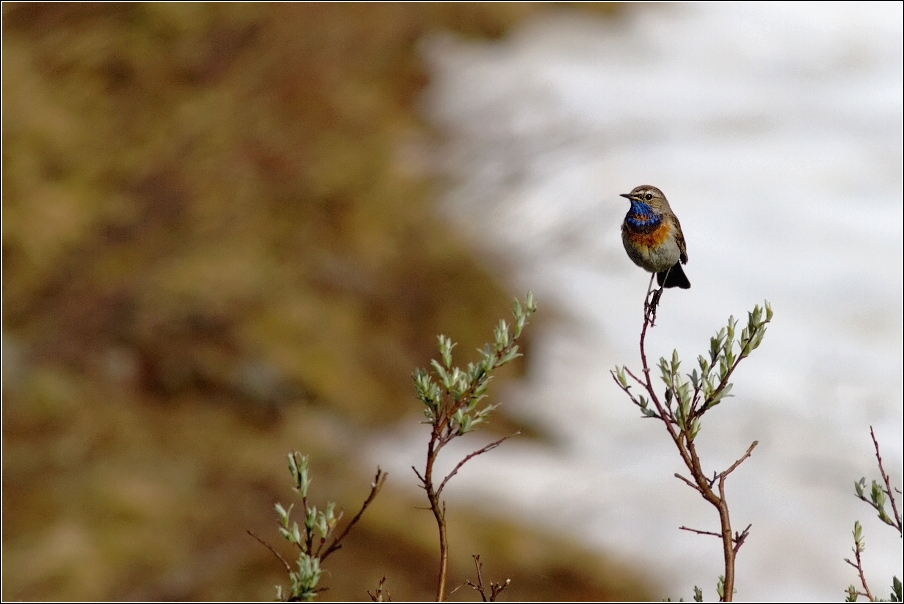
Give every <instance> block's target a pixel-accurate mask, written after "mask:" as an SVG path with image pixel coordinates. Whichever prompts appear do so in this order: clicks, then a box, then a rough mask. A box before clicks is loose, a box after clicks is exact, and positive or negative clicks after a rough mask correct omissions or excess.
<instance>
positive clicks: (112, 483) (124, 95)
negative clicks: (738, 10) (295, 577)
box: [2, 3, 637, 600]
mask: <svg viewBox="0 0 904 604" xmlns="http://www.w3.org/2000/svg"><path fill="white" fill-rule="evenodd" d="M590 9H591V10H602V11H607V10H610V9H608V8H606V7H602V8H600V7H590ZM551 10H559V9H558V8H556V7H551V6H548V5H518V4H515V5H512V4H504V5H494V4H489V5H483V4H481V5H471V4H430V5H413V6H409V5H404V4H263V5H258V4H178V3H165V4H164V3H161V4H75V5H73V4H10V3H4V4H3V6H2V20H3V23H2V26H3V64H2V65H3V190H2V194H3V248H2V251H3V554H4V555H3V579H4V580H3V593H2V596H3V598H4V599H17V600H35V599H37V600H69V599H72V600H106V599H149V600H161V599H200V600H218V599H227V600H235V599H258V600H260V599H268V598H271V597H273V591H272V585H273V584H274V583H280V582H281V583H285V577H284V576H283V574H284V573H283V572H282V569H281V568H280V566H279V563H278V562H277V561H276V559H275V558H273V556H272V555H271V554H270V552H268V551H267V550H266V549H265V548H263V547H262V546H260V545H259V544H257V543H256V542H254V541H253V540H252V539H251V538H249V537H248V536H247V535H245V530H246V529H252V530H254V531H255V532H257V533H258V534H260V535H262V536H264V537H265V538H268V539H269V540H270V541H271V542H272V543H274V544H275V545H277V546H278V545H280V544H279V542H278V536H277V535H276V531H275V527H274V523H273V519H274V515H273V504H274V503H275V502H276V501H282V502H283V503H285V504H286V505H288V504H289V503H291V501H292V499H291V491H290V489H289V480H288V478H289V477H288V474H287V473H286V471H285V457H284V455H285V453H287V452H289V451H291V450H293V449H299V450H301V451H303V452H306V453H310V454H311V456H312V471H313V473H314V476H315V482H314V485H315V486H314V491H315V492H314V496H315V498H322V499H326V498H327V497H329V498H331V499H336V500H338V501H340V502H342V503H344V504H345V505H346V506H347V507H348V508H349V512H350V513H353V512H354V510H356V509H357V507H356V506H358V505H359V504H360V500H361V499H362V498H363V497H364V496H365V495H366V492H367V485H368V483H369V481H370V479H371V476H370V475H366V474H365V475H361V474H359V473H358V471H357V470H350V469H349V468H351V467H353V465H352V464H351V463H350V462H351V460H354V459H357V458H356V456H355V450H354V444H355V442H356V438H357V437H359V436H361V435H363V434H365V433H366V432H367V431H369V430H374V429H378V428H379V426H381V425H386V424H387V423H389V422H392V421H394V420H397V419H399V418H401V417H403V416H405V415H406V414H410V413H412V412H416V411H417V408H416V403H415V401H414V398H413V396H412V387H411V383H410V375H411V372H412V370H413V369H414V368H415V367H417V366H424V365H425V364H426V363H427V362H428V361H429V359H430V358H431V356H433V352H434V345H435V336H436V334H438V333H446V334H448V335H450V336H451V337H453V339H455V340H457V341H458V342H460V343H461V345H460V347H459V348H458V349H457V350H460V351H468V350H473V348H474V347H476V346H478V345H479V344H481V343H482V342H484V341H485V340H486V339H487V338H488V337H489V336H490V333H491V328H492V325H493V324H494V323H495V322H496V321H497V320H498V318H500V317H504V316H507V313H508V309H509V305H510V298H511V297H512V296H513V295H515V294H519V293H522V292H507V291H504V290H503V288H502V287H501V286H500V284H499V283H500V282H499V280H498V277H497V276H495V275H492V274H490V273H489V272H488V270H489V267H487V266H484V265H481V264H480V263H478V262H477V261H476V260H475V259H474V258H473V257H472V256H471V254H470V252H469V251H468V250H466V249H464V248H463V247H462V246H461V244H460V242H459V241H458V239H457V238H456V235H455V233H453V232H450V230H449V229H448V228H447V227H446V226H445V225H444V224H443V223H442V222H441V221H440V220H439V219H438V218H437V216H436V215H435V214H434V213H433V211H432V209H431V204H430V200H431V198H432V197H433V196H434V194H435V192H436V186H437V185H436V183H435V182H434V179H433V177H432V176H431V175H430V174H429V170H428V169H427V168H425V166H426V165H427V164H429V162H427V161H414V160H415V159H417V158H424V157H427V156H429V154H430V152H431V149H432V148H434V147H435V145H436V140H437V133H434V132H431V130H430V129H429V127H428V126H427V125H425V124H424V123H423V122H422V120H421V118H420V117H419V115H418V111H417V102H418V98H419V95H420V93H421V91H422V90H423V89H424V87H425V86H426V85H427V83H428V81H427V80H428V74H427V73H426V72H425V69H424V65H423V64H422V62H421V60H420V58H419V55H418V52H417V43H418V41H419V40H420V39H421V38H422V37H423V36H424V35H426V34H429V33H430V32H432V31H436V30H440V29H445V30H451V31H454V32H457V33H459V34H461V35H467V36H479V37H497V36H502V35H504V34H505V32H506V31H507V30H508V29H509V28H510V27H511V26H513V25H514V24H515V23H517V22H518V21H519V20H521V19H523V18H524V17H526V16H528V15H531V14H535V13H539V12H543V11H551ZM378 463H379V460H374V462H373V465H374V466H376V465H377V464H378ZM354 467H358V462H356V463H355V464H354ZM412 479H413V476H405V477H403V476H391V477H390V483H389V484H390V486H389V487H388V488H387V490H386V491H384V493H383V494H382V495H381V496H380V500H379V505H378V506H376V508H375V509H374V510H373V514H372V515H371V516H372V517H371V518H368V519H367V522H366V523H364V525H363V526H362V527H361V528H360V530H359V531H357V532H356V533H353V535H352V537H351V538H350V540H349V542H348V544H347V545H346V547H345V548H343V550H342V551H341V552H340V553H338V554H336V555H335V556H334V557H333V558H331V559H330V561H329V563H328V567H329V570H330V573H331V574H330V575H329V576H327V578H326V579H325V580H324V585H325V586H326V587H329V591H327V592H325V593H324V594H323V598H324V599H326V600H335V599H340V600H341V599H366V590H367V589H371V590H372V589H374V588H375V587H376V583H377V581H378V580H379V578H380V577H381V576H382V575H387V576H388V577H389V579H388V582H387V587H388V589H389V591H390V593H392V594H393V597H395V598H396V599H419V598H427V597H430V594H431V591H430V590H431V584H432V579H433V575H434V572H435V570H434V566H435V562H434V558H435V556H436V553H435V551H434V549H435V545H434V543H435V537H434V535H433V533H432V530H433V529H432V527H431V526H430V524H429V517H428V516H429V515H428V514H423V518H421V517H420V515H418V514H414V513H412V512H411V510H412V507H413V505H414V504H413V503H412V502H410V501H402V500H400V499H399V498H398V497H397V495H396V494H395V493H393V491H392V487H391V485H392V483H393V481H406V480H412ZM412 517H414V520H412ZM456 527H457V528H456ZM452 530H453V531H455V530H458V534H459V535H460V537H458V539H460V541H459V544H457V545H456V544H455V543H453V547H458V549H457V550H456V551H454V552H453V556H456V557H459V558H461V559H460V560H457V561H456V565H457V566H456V567H455V568H454V570H453V572H454V573H457V574H453V580H456V581H461V580H463V578H464V577H465V576H467V575H468V574H469V573H470V553H472V551H479V552H481V553H482V554H483V555H484V560H485V562H487V569H488V572H491V574H492V576H493V578H494V579H496V578H498V579H501V578H503V577H501V576H500V575H503V574H504V575H506V576H510V577H512V579H513V580H514V581H515V584H516V585H513V587H512V588H510V589H511V591H510V592H508V593H509V594H511V595H510V598H511V599H533V598H545V599H573V598H575V599H599V598H606V597H612V598H630V597H632V596H636V595H637V592H636V591H632V590H633V589H634V588H633V587H631V586H630V584H629V583H626V582H627V581H629V579H628V578H627V577H622V576H621V574H622V573H621V571H618V570H617V567H616V566H612V565H610V564H609V563H607V562H605V561H602V560H598V559H595V558H592V557H591V556H590V555H589V554H587V553H586V552H582V551H580V550H578V549H576V548H574V547H573V546H570V545H568V544H566V543H558V544H555V543H552V542H550V541H549V540H548V539H546V538H545V537H542V535H532V534H531V533H528V532H523V531H521V529H518V528H517V527H511V526H502V525H499V524H498V523H489V522H484V521H482V520H478V517H477V516H476V515H473V514H471V515H468V514H466V513H465V512H464V511H462V512H459V513H458V514H457V520H456V521H455V523H454V524H453V528H452ZM286 555H289V553H288V552H286ZM610 575H611V576H610ZM616 575H619V576H616ZM519 581H520V582H521V585H520V586H518V587H516V586H517V584H518V582H519ZM472 595H474V594H471V593H464V590H461V592H459V593H458V594H456V596H455V597H456V598H458V599H471V596H472Z"/></svg>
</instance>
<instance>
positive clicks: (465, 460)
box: [436, 432, 521, 497]
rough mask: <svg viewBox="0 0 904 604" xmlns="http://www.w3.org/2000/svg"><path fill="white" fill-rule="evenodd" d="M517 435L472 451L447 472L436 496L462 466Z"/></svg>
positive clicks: (511, 435)
mask: <svg viewBox="0 0 904 604" xmlns="http://www.w3.org/2000/svg"><path fill="white" fill-rule="evenodd" d="M519 434H521V432H515V433H513V434H509V435H508V436H503V437H502V438H500V439H499V440H497V441H494V442H491V443H490V444H488V445H487V446H485V447H483V448H481V449H478V450H476V451H474V452H473V453H470V454H468V455H467V456H465V458H464V459H462V460H461V461H459V462H458V463H457V464H455V467H454V468H453V469H452V471H451V472H449V474H448V475H447V476H446V477H445V478H443V481H442V482H441V483H439V488H438V489H436V496H437V497H439V495H440V493H442V492H443V488H445V486H446V483H447V482H449V479H450V478H452V477H453V476H455V475H456V474H458V471H459V470H460V469H461V467H462V466H463V465H465V464H466V463H467V462H468V461H470V460H472V459H473V458H475V457H477V456H478V455H482V454H484V453H486V452H487V451H492V450H493V449H495V448H496V447H498V446H499V445H501V444H502V443H504V442H505V441H507V440H508V439H510V438H511V437H513V436H518V435H519Z"/></svg>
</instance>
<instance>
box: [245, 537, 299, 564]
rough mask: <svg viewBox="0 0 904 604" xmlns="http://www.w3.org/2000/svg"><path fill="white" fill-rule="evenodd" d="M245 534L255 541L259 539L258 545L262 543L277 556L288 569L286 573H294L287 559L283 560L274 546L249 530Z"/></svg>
mask: <svg viewBox="0 0 904 604" xmlns="http://www.w3.org/2000/svg"><path fill="white" fill-rule="evenodd" d="M245 532H246V533H248V534H249V535H251V536H252V537H254V538H255V539H257V541H258V543H260V544H261V545H263V546H264V547H266V548H267V549H268V550H270V551H271V552H273V555H274V556H276V557H277V558H278V559H279V561H280V562H282V564H283V566H285V567H286V572H292V567H291V566H290V565H289V563H288V562H286V559H285V558H283V557H282V556H281V555H280V553H279V552H278V551H276V550H275V549H273V546H272V545H270V544H269V543H267V542H266V541H264V540H263V539H261V538H260V537H258V536H257V535H255V534H254V532H252V531H250V530H247V531H245Z"/></svg>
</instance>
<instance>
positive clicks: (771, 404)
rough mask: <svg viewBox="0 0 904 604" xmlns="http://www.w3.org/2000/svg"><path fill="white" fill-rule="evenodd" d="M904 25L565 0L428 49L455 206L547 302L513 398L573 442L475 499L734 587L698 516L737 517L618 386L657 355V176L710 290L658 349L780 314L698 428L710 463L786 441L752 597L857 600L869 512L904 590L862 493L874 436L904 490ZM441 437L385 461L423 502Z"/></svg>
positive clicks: (396, 438) (897, 544)
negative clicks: (582, 8) (640, 208)
mask: <svg viewBox="0 0 904 604" xmlns="http://www.w3.org/2000/svg"><path fill="white" fill-rule="evenodd" d="M902 38H904V33H902V4H901V3H876V4H870V3H860V2H858V3H850V4H845V3H820V4H817V3H801V4H786V3H779V4H772V3H765V2H758V3H755V4H738V3H724V4H721V3H716V4H690V5H688V4H672V5H644V6H637V7H633V9H632V10H630V11H628V14H627V15H626V16H625V17H623V18H621V19H618V20H604V19H596V18H594V17H590V16H587V15H584V14H580V15H579V14H576V13H575V14H572V13H568V12H567V11H563V13H562V15H561V16H558V17H556V18H552V19H546V20H542V21H535V22H530V23H527V24H526V25H525V26H524V27H522V28H521V29H520V30H518V31H516V32H515V33H514V34H513V35H511V36H510V37H508V38H506V39H503V40H501V41H498V42H474V41H464V40H459V39H456V38H451V37H438V38H434V39H430V40H427V41H426V43H425V53H426V55H427V57H428V60H429V63H430V64H431V66H432V70H433V77H434V84H433V85H432V87H431V89H430V90H429V93H428V95H427V96H426V98H425V99H424V103H425V113H426V115H427V116H428V118H429V119H430V120H432V121H433V122H434V123H435V124H436V125H437V126H438V127H439V128H441V129H442V131H443V132H445V133H446V135H447V136H448V140H447V142H446V144H445V148H444V151H443V156H442V158H441V161H442V165H443V170H444V171H445V173H446V174H447V175H448V177H449V189H448V194H447V196H446V198H445V200H444V205H443V208H442V211H443V212H445V213H446V215H447V216H449V217H450V219H451V222H453V223H454V224H456V225H458V228H459V229H460V230H461V232H462V233H464V236H465V237H467V238H468V239H469V240H470V241H472V243H473V245H474V247H475V249H476V250H477V251H478V253H479V254H484V255H486V256H487V257H488V258H489V260H488V262H495V263H499V262H502V263H504V264H505V266H507V267H509V268H510V269H511V274H512V275H513V283H511V286H512V288H513V289H514V290H515V291H522V292H523V291H527V290H528V289H530V290H533V292H534V293H535V296H536V299H537V302H538V305H539V308H540V313H541V316H542V315H546V316H545V317H544V320H543V323H542V327H538V326H537V325H534V326H531V327H529V328H528V329H529V330H532V336H533V340H532V341H533V347H532V349H531V357H530V359H529V365H528V373H527V375H526V377H525V378H524V379H523V380H521V381H520V382H519V383H517V384H515V385H512V386H509V387H508V388H505V389H501V390H499V389H496V390H494V389H493V388H492V387H491V389H490V395H491V399H492V400H494V401H497V402H498V401H501V402H502V403H503V404H504V405H505V407H506V409H507V410H508V412H509V413H511V414H512V415H515V416H519V417H522V418H524V419H525V420H527V421H530V422H531V423H534V424H536V425H539V426H542V427H543V429H544V430H545V431H547V432H548V433H549V434H551V435H552V436H553V439H552V441H553V442H552V443H547V444H540V443H531V442H528V441H527V440H526V439H522V440H521V441H519V439H517V438H515V439H512V440H510V441H508V442H506V443H505V444H504V445H503V446H501V447H500V448H498V449H496V450H494V451H492V452H490V453H488V454H486V455H483V456H481V457H479V458H477V459H475V460H472V461H471V462H469V464H468V465H466V466H465V467H464V469H463V470H462V471H461V472H460V473H459V474H458V476H457V477H456V478H455V479H454V480H453V481H452V482H451V484H450V486H449V487H448V489H447V490H446V493H447V496H448V497H449V498H450V510H454V505H455V502H465V501H466V502H468V503H470V504H472V505H477V506H480V507H481V509H484V510H486V511H487V512H488V513H490V514H496V515H499V516H506V517H509V516H516V517H518V518H520V520H521V521H522V522H525V523H528V524H532V525H534V526H537V527H540V528H543V529H545V530H548V531H550V532H555V533H559V532H565V533H568V534H571V535H572V536H574V537H576V538H578V539H579V540H581V541H582V542H583V543H585V544H587V545H589V546H591V547H594V548H598V549H600V550H601V551H607V552H609V553H612V554H614V555H616V556H620V557H621V558H623V559H624V560H626V561H628V562H633V563H634V564H636V565H637V566H639V567H642V568H646V569H648V570H649V573H650V577H651V581H653V582H656V581H660V582H661V585H662V586H663V589H664V592H663V593H662V594H661V596H662V597H663V598H665V597H670V598H673V599H677V598H679V597H683V598H685V599H690V598H691V596H692V588H693V586H694V585H699V586H701V587H702V588H703V590H704V596H705V598H706V599H707V600H712V599H716V598H717V596H716V594H715V583H716V580H717V577H718V575H719V574H721V573H722V556H721V542H720V541H718V540H717V539H715V538H712V537H706V536H699V535H694V534H691V533H688V532H685V531H681V530H678V527H679V526H681V525H686V526H691V527H694V528H698V529H701V530H710V531H713V530H718V516H717V513H716V511H715V509H714V508H712V507H711V506H710V505H709V504H707V503H706V502H705V501H703V500H702V499H701V498H700V497H699V496H698V495H697V494H696V493H694V492H693V491H691V489H690V488H689V487H687V486H686V485H684V484H683V483H682V482H680V481H679V480H677V479H676V478H674V477H673V474H674V473H675V472H682V473H686V470H685V468H684V467H683V466H682V465H681V462H680V458H679V457H678V454H677V452H676V451H675V450H674V446H673V445H672V444H671V442H670V440H669V438H668V435H667V434H666V432H665V430H664V428H663V426H662V425H661V424H660V423H658V422H657V421H656V420H649V419H646V420H645V419H642V418H641V416H640V413H639V411H638V410H637V408H636V407H634V406H633V405H632V404H631V403H630V402H629V400H628V399H627V398H626V397H625V396H624V394H623V393H621V391H620V390H619V389H618V388H617V386H616V385H615V384H614V383H613V381H612V379H611V377H610V375H609V370H610V369H612V368H613V367H614V366H615V365H616V364H618V365H622V364H624V365H627V366H628V367H630V368H633V369H635V370H638V369H639V366H640V360H639V354H638V339H639V334H640V328H641V322H642V304H643V297H644V294H645V292H646V287H647V283H648V280H649V275H648V274H647V273H645V272H644V271H642V270H641V269H639V268H638V267H636V266H635V265H634V264H633V263H632V262H631V261H630V260H629V259H628V257H627V256H626V254H625V252H624V249H623V248H622V243H621V237H620V232H619V229H620V225H621V221H622V218H623V217H624V215H625V213H626V212H627V210H628V203H627V201H626V200H625V199H623V198H621V197H619V196H618V194H619V193H626V192H628V191H630V190H631V189H632V188H634V187H635V186H637V185H640V184H652V185H655V186H658V187H659V188H660V189H662V190H663V192H664V193H665V194H666V196H667V197H668V199H669V201H670V202H671V205H672V208H673V209H674V211H675V213H676V214H677V215H678V217H679V218H680V220H681V224H682V227H683V231H684V234H685V238H686V240H687V249H688V255H689V262H688V264H687V266H686V267H685V272H686V273H687V275H688V277H689V278H690V281H691V283H692V288H691V289H690V290H686V291H684V290H677V289H672V290H668V291H666V292H665V294H664V296H663V298H662V302H661V305H660V309H659V313H658V319H657V325H656V327H655V328H654V329H653V330H652V332H651V333H650V334H649V336H648V338H647V350H648V355H649V356H650V357H652V359H651V364H652V362H655V360H656V359H658V358H659V357H660V356H667V357H669V356H670V355H671V353H672V350H673V349H677V350H678V352H679V354H680V355H681V357H682V360H683V367H684V368H686V369H687V371H690V370H691V369H692V368H693V367H694V366H695V365H696V357H697V355H699V354H703V353H705V352H706V351H707V350H708V346H709V338H710V337H711V336H712V335H713V334H714V333H715V332H716V331H717V330H718V329H719V328H720V327H722V326H724V325H725V322H726V320H727V318H728V316H729V315H734V316H735V317H737V318H739V319H740V320H741V322H742V324H743V323H744V322H745V321H746V317H747V311H749V310H751V309H752V308H753V306H754V305H755V304H758V303H759V304H761V303H762V302H763V300H768V301H769V302H770V303H771V304H772V308H773V310H774V311H775V317H774V320H773V323H772V324H771V325H770V326H769V328H768V331H767V333H766V337H765V340H764V341H763V344H762V346H761V347H760V348H759V349H758V350H757V351H755V352H754V353H753V355H752V356H751V357H750V358H749V359H747V360H746V361H744V362H742V363H741V365H740V367H739V368H738V370H737V372H736V373H735V379H734V380H733V381H734V384H735V387H734V390H733V395H734V397H733V398H730V399H727V400H725V401H724V402H723V403H722V404H721V405H720V406H719V407H716V408H715V409H714V410H712V411H711V412H710V413H708V414H707V416H706V417H705V419H704V423H703V430H702V432H701V434H700V436H699V437H698V439H697V443H698V446H699V447H700V449H701V451H702V457H703V461H704V467H705V468H707V469H708V470H709V471H710V472H713V471H721V470H723V469H725V468H726V467H728V466H729V465H730V464H731V463H732V462H733V461H734V460H735V459H737V458H738V457H740V456H741V455H742V454H743V453H744V451H745V450H746V449H747V447H748V446H749V445H750V443H751V442H752V441H753V440H758V441H759V446H758V447H757V448H756V449H755V450H754V453H753V456H752V457H751V458H750V459H748V460H747V461H746V462H745V463H744V464H743V465H742V466H741V467H740V468H738V469H737V470H736V471H735V472H734V473H733V474H732V475H731V476H730V477H729V479H728V482H727V499H728V501H729V505H730V509H731V514H732V522H733V528H734V530H736V531H740V530H742V529H743V528H744V527H745V526H747V524H752V525H753V526H752V528H751V532H750V537H749V538H748V540H747V542H746V543H745V544H744V546H743V547H742V548H741V550H740V552H739V555H738V559H737V583H736V589H737V593H736V596H735V597H736V599H739V600H761V601H770V600H771V601H812V600H834V601H839V600H842V599H843V598H844V593H843V592H844V589H845V588H846V587H847V586H848V585H849V584H851V583H855V584H858V583H857V577H856V573H855V571H854V569H852V568H850V567H848V566H847V565H846V564H845V563H844V562H843V558H845V557H851V556H852V554H851V546H852V538H851V530H852V529H853V524H854V521H855V520H857V519H859V520H860V521H861V522H862V524H863V526H864V535H865V540H866V547H867V549H866V552H865V554H864V566H865V568H866V575H867V579H868V581H869V583H870V587H871V589H872V590H873V591H874V593H876V594H877V595H879V596H880V597H885V598H887V597H888V593H889V591H890V584H891V576H892V574H897V575H898V576H899V577H900V576H901V573H902V546H901V540H900V538H899V537H898V535H897V534H896V533H895V531H893V530H892V529H890V528H889V527H886V526H885V525H883V524H881V523H880V522H879V520H878V519H876V518H875V514H874V513H873V512H872V510H871V508H870V507H869V506H867V505H866V504H865V503H862V502H860V501H858V500H856V499H855V497H854V494H853V485H854V482H855V481H856V480H858V479H859V478H860V477H862V476H866V477H867V479H868V480H870V479H873V478H876V479H878V478H879V473H878V470H877V468H876V463H875V457H874V453H873V447H872V442H871V440H870V436H869V426H870V425H872V426H874V427H875V430H876V434H877V436H878V438H879V442H880V445H881V447H882V453H883V457H884V460H885V467H886V470H887V471H889V472H890V474H891V476H892V479H893V481H894V483H895V484H896V485H898V486H900V485H901V466H902V438H904V437H902V377H904V376H902V341H904V338H902V327H904V325H902V288H904V284H902V257H904V249H902V247H904V236H902V222H904V217H902V207H904V203H902ZM539 320H540V319H539V317H538V322H539ZM491 327H492V326H489V325H488V326H487V337H488V339H489V338H490V331H491ZM449 335H451V336H453V339H454V334H449ZM456 353H457V355H458V358H459V359H461V360H462V361H463V360H464V358H463V357H462V355H466V353H467V351H461V350H456ZM654 371H657V373H656V375H657V376H658V370H654ZM657 382H658V380H657ZM412 405H413V406H414V405H416V402H415V401H414V399H413V397H412ZM478 432H479V430H478ZM480 439H481V437H480V436H473V437H472V436H470V435H469V437H468V438H465V439H459V440H460V441H464V442H463V443H462V442H459V443H457V444H458V445H460V446H459V448H457V449H455V448H452V447H450V450H448V451H447V452H445V462H446V464H447V465H449V466H450V467H451V465H452V464H453V463H454V462H455V461H457V459H454V458H455V456H456V455H459V456H461V455H464V454H465V453H467V452H468V451H469V450H472V449H476V448H479V446H480V445H481V442H482V441H481V440H480ZM426 441H427V431H426V428H425V426H415V424H414V422H408V423H407V424H406V426H405V427H400V428H399V430H398V432H397V433H395V434H392V435H390V436H383V437H381V438H380V439H379V440H377V441H376V442H375V443H374V444H373V446H372V447H371V448H370V449H369V451H368V456H367V457H368V458H369V459H370V460H374V459H376V460H379V462H380V463H381V464H382V465H383V467H384V468H387V469H389V470H390V471H391V472H393V474H394V475H395V476H396V477H398V478H397V481H398V482H402V481H403V480H404V477H405V476H407V475H410V478H411V481H410V482H411V484H412V489H414V486H413V485H414V483H415V480H414V476H413V473H412V472H411V469H410V466H411V465H417V466H419V467H420V466H422V465H423V457H424V451H425V449H426ZM400 443H402V444H401V446H400ZM441 459H442V458H441ZM406 473H407V474H406ZM471 553H472V552H459V554H460V555H464V556H468V555H470V554H471ZM453 555H455V553H454V552H453ZM858 585H859V584H858Z"/></svg>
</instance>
